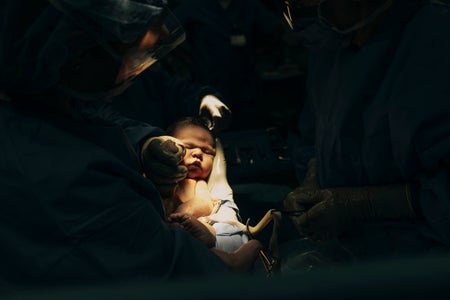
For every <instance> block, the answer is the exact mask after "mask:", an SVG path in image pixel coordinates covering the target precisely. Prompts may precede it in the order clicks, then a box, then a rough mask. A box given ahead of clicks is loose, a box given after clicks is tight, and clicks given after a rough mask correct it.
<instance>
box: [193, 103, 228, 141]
mask: <svg viewBox="0 0 450 300" xmlns="http://www.w3.org/2000/svg"><path fill="white" fill-rule="evenodd" d="M199 115H200V116H202V117H204V118H205V119H206V120H207V121H208V128H209V130H213V131H214V132H219V131H221V130H223V129H225V128H227V127H228V126H229V125H230V122H231V110H230V109H229V108H228V106H226V105H225V104H223V103H222V101H220V100H219V99H217V97H216V96H213V95H206V96H205V97H203V99H202V101H201V103H200V109H199Z"/></svg>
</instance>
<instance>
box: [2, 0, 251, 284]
mask: <svg viewBox="0 0 450 300" xmlns="http://www.w3.org/2000/svg"><path fill="white" fill-rule="evenodd" d="M0 11H1V13H2V16H1V19H2V23H1V27H0V38H1V43H0V68H1V70H2V71H1V73H0V74H1V77H0V99H1V100H0V123H1V126H0V136H1V139H2V143H1V144H0V148H1V153H2V155H1V159H0V172H1V176H0V177H1V180H0V199H2V210H1V213H0V214H1V217H0V220H1V221H0V240H1V242H0V244H1V245H2V246H1V247H0V248H1V249H0V260H1V263H0V264H1V266H2V267H1V268H0V269H1V270H0V278H1V281H2V283H4V284H11V285H16V286H43V285H56V284H58V285H64V284H79V283H89V284H92V283H99V282H122V281H129V280H145V279H153V280H167V279H174V278H187V277H189V278H193V277H197V276H211V275H219V274H227V273H228V270H235V271H242V270H248V268H249V267H250V266H251V265H252V263H253V261H254V259H255V258H256V256H257V252H258V249H259V247H260V244H259V243H258V242H256V241H254V242H250V243H248V244H247V245H246V248H245V249H244V251H243V252H242V251H239V250H238V251H237V252H235V253H233V254H229V253H224V252H221V251H218V250H217V249H215V248H213V247H212V246H213V245H214V239H215V238H214V237H213V236H211V235H210V234H206V233H205V231H204V228H202V227H201V226H199V225H198V224H197V223H196V222H195V221H191V220H188V219H186V220H185V219H181V220H176V222H175V224H174V225H176V226H169V225H168V224H167V223H166V222H165V221H164V220H163V219H162V215H163V211H162V206H161V200H160V199H161V198H160V194H159V191H158V189H157V185H156V184H153V183H152V182H151V181H150V180H149V179H148V178H145V177H144V176H143V175H142V174H143V173H144V172H145V174H146V175H147V177H151V176H152V175H155V172H161V174H160V175H161V176H162V180H164V183H165V184H168V185H170V184H174V183H176V182H177V181H178V180H180V178H183V176H185V170H184V169H183V168H181V167H178V166H177V161H178V160H179V159H180V158H181V157H182V155H183V147H181V146H180V145H179V144H178V142H177V141H176V140H173V139H170V138H169V137H166V136H163V134H164V132H163V131H162V130H161V129H159V128H157V127H152V126H150V125H148V124H146V125H142V127H141V128H140V132H141V134H142V139H143V141H144V142H143V143H140V144H139V147H133V146H136V145H133V143H134V142H135V141H131V140H130V139H129V136H127V134H126V130H125V129H126V128H127V126H125V125H126V124H125V123H126V122H129V123H128V124H131V125H133V126H130V128H132V127H135V128H136V126H134V125H136V124H137V123H133V122H134V121H133V120H129V121H124V119H121V120H122V121H121V122H125V123H124V126H116V125H117V124H116V125H115V124H114V123H110V122H107V121H108V120H107V119H103V120H93V119H92V120H88V119H85V118H83V116H81V115H80V114H79V113H78V110H77V106H78V105H80V104H79V103H80V100H83V101H91V103H96V102H97V103H98V102H99V101H100V102H101V101H109V100H110V99H111V98H113V97H114V96H116V95H117V94H119V93H120V92H123V90H124V89H126V87H128V86H129V83H130V81H131V80H132V78H134V77H135V76H137V75H139V74H140V73H142V71H143V70H145V69H146V68H147V67H149V66H150V65H151V64H153V63H154V62H155V60H157V59H158V58H160V57H161V55H163V54H164V52H165V51H168V50H171V49H172V48H173V47H175V46H176V45H177V44H179V43H180V41H181V40H182V37H183V31H182V30H181V28H180V27H178V26H176V22H174V19H172V18H171V14H170V12H169V11H168V10H166V8H165V6H164V1H157V0H154V1H153V0H148V1H137V0H127V1H116V0H97V1H78V0H76V1H71V0H65V1H59V0H50V1H36V0H33V1H31V0H11V1H3V2H2V3H1V7H0ZM174 24H175V25H174ZM156 41H158V43H157V44H156V43H155V42H156ZM93 107H95V105H94V106H93ZM136 122H137V121H136ZM138 129H139V128H138ZM144 132H145V134H144ZM151 138H153V139H152V140H151ZM150 140H151V141H154V142H151V141H150ZM180 227H184V228H187V227H189V228H190V230H189V232H190V233H191V234H189V233H187V232H186V231H185V230H181V229H180ZM209 247H212V248H209ZM236 259H237V260H236ZM236 262H237V264H236Z"/></svg>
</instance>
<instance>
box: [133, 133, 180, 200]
mask: <svg viewBox="0 0 450 300" xmlns="http://www.w3.org/2000/svg"><path fill="white" fill-rule="evenodd" d="M185 154H186V149H185V147H184V145H183V143H182V142H181V141H180V140H178V139H176V138H174V137H171V136H159V137H153V138H150V139H148V140H147V141H146V142H145V143H144V145H143V146H142V151H141V162H142V165H143V168H144V172H145V175H146V176H147V178H149V179H150V180H152V182H153V183H154V184H155V185H156V186H157V187H158V189H159V190H160V193H161V196H162V197H170V196H171V195H172V193H173V190H174V188H175V186H176V184H177V183H178V182H180V181H181V180H183V179H184V178H186V175H187V167H186V166H183V165H181V162H182V160H183V157H184V155H185Z"/></svg>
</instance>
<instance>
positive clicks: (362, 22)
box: [317, 0, 392, 36]
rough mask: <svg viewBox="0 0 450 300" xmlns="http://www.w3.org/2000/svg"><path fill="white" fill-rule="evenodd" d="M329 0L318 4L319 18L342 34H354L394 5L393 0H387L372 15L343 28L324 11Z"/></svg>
mask: <svg viewBox="0 0 450 300" xmlns="http://www.w3.org/2000/svg"><path fill="white" fill-rule="evenodd" d="M327 1H328V0H322V1H320V3H319V5H318V6H317V16H318V18H319V21H320V22H322V23H323V24H324V25H326V26H328V27H330V29H331V30H333V31H335V32H336V33H338V34H341V35H343V36H345V35H348V34H352V33H353V32H355V31H357V30H358V29H361V28H363V27H364V26H366V25H367V24H370V23H371V22H373V21H374V20H375V19H376V18H377V17H378V16H379V15H380V14H381V13H382V12H384V11H385V10H387V9H388V8H389V7H390V6H391V5H392V0H386V1H385V2H384V4H383V5H381V6H380V7H379V8H377V9H376V10H375V11H374V12H373V13H372V14H371V15H370V16H368V17H366V18H364V19H362V20H360V21H359V22H357V23H356V24H354V25H352V26H350V27H347V28H345V29H341V28H339V27H337V26H336V25H335V24H334V23H333V22H332V21H331V20H329V18H327V17H326V16H325V15H324V13H323V4H324V3H325V2H327Z"/></svg>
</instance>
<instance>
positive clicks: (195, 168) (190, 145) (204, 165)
mask: <svg viewBox="0 0 450 300" xmlns="http://www.w3.org/2000/svg"><path fill="white" fill-rule="evenodd" d="M174 137H176V138H177V139H179V140H181V141H182V142H183V143H184V145H185V146H186V155H185V156H184V159H183V164H184V165H185V166H186V167H187V168H188V175H187V177H188V178H193V179H206V178H207V177H208V176H209V174H210V173H211V169H212V165H213V160H214V156H215V155H216V149H215V148H214V140H213V137H212V136H211V133H210V132H209V131H207V130H206V129H204V128H202V127H199V126H195V125H189V126H187V127H184V128H181V129H178V130H177V131H176V132H175V134H174Z"/></svg>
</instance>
